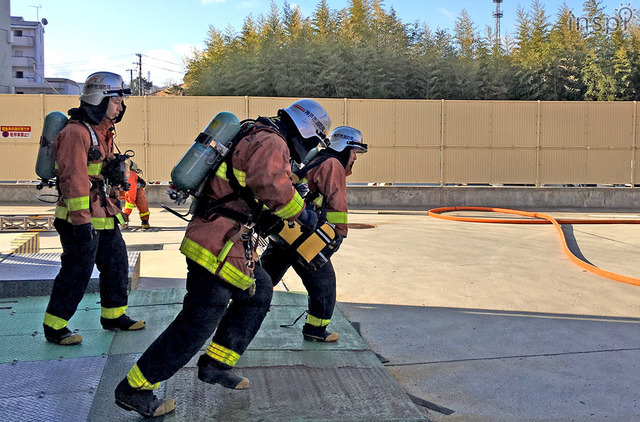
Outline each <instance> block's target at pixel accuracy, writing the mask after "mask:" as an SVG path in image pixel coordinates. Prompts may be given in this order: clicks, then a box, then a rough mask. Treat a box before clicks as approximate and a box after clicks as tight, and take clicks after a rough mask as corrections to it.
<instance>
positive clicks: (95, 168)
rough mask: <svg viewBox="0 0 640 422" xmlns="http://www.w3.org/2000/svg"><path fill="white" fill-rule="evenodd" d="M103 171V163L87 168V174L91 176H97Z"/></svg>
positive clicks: (90, 165)
mask: <svg viewBox="0 0 640 422" xmlns="http://www.w3.org/2000/svg"><path fill="white" fill-rule="evenodd" d="M101 171H102V162H99V163H92V164H89V165H88V166H87V174H88V175H89V176H97V175H99V174H100V172H101Z"/></svg>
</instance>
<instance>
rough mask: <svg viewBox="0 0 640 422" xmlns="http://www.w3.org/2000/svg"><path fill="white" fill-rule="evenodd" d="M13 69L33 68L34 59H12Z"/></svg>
mask: <svg viewBox="0 0 640 422" xmlns="http://www.w3.org/2000/svg"><path fill="white" fill-rule="evenodd" d="M11 67H26V68H31V67H33V58H32V57H11Z"/></svg>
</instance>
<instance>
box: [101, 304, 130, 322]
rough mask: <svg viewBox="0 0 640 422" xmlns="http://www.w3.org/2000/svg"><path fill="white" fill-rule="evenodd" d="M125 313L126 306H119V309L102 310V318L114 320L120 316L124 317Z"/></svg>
mask: <svg viewBox="0 0 640 422" xmlns="http://www.w3.org/2000/svg"><path fill="white" fill-rule="evenodd" d="M126 311H127V306H126V305H125V306H121V307H119V308H102V318H105V319H116V318H119V317H120V316H121V315H124V314H125V312H126Z"/></svg>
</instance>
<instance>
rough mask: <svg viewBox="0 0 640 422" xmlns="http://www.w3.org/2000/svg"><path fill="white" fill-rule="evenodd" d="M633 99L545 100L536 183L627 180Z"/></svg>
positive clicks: (617, 182) (584, 182) (630, 147)
mask: <svg viewBox="0 0 640 422" xmlns="http://www.w3.org/2000/svg"><path fill="white" fill-rule="evenodd" d="M631 104H632V103H624V102H615V103H614V102H609V103H593V102H543V103H541V106H540V109H541V112H540V122H541V123H540V155H539V160H540V183H542V184H559V183H560V184H595V183H599V184H624V183H629V180H630V174H631V173H630V172H631V167H630V165H631V160H632V157H633V154H632V152H633V151H632V150H633V145H632V143H633V130H634V122H633V107H632V105H631Z"/></svg>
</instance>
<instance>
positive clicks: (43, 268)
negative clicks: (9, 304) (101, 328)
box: [0, 252, 140, 298]
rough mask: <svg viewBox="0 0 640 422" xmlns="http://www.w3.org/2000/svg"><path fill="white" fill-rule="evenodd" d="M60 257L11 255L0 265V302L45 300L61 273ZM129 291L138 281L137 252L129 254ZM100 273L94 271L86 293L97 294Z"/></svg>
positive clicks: (50, 254)
mask: <svg viewBox="0 0 640 422" xmlns="http://www.w3.org/2000/svg"><path fill="white" fill-rule="evenodd" d="M60 255H61V254H60V253H29V254H12V255H9V256H7V257H5V258H4V259H3V260H2V261H1V262H0V298H3V297H4V298H9V297H24V296H46V295H49V294H51V288H52V287H53V280H54V279H55V278H56V275H57V274H58V271H59V270H60ZM128 255H129V288H130V289H135V288H136V286H137V283H138V278H139V277H140V263H139V257H140V252H129V253H128ZM98 277H99V273H98V270H97V269H96V268H95V267H94V269H93V273H92V274H91V280H90V281H89V285H88V286H87V293H97V292H98V291H99V279H98Z"/></svg>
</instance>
